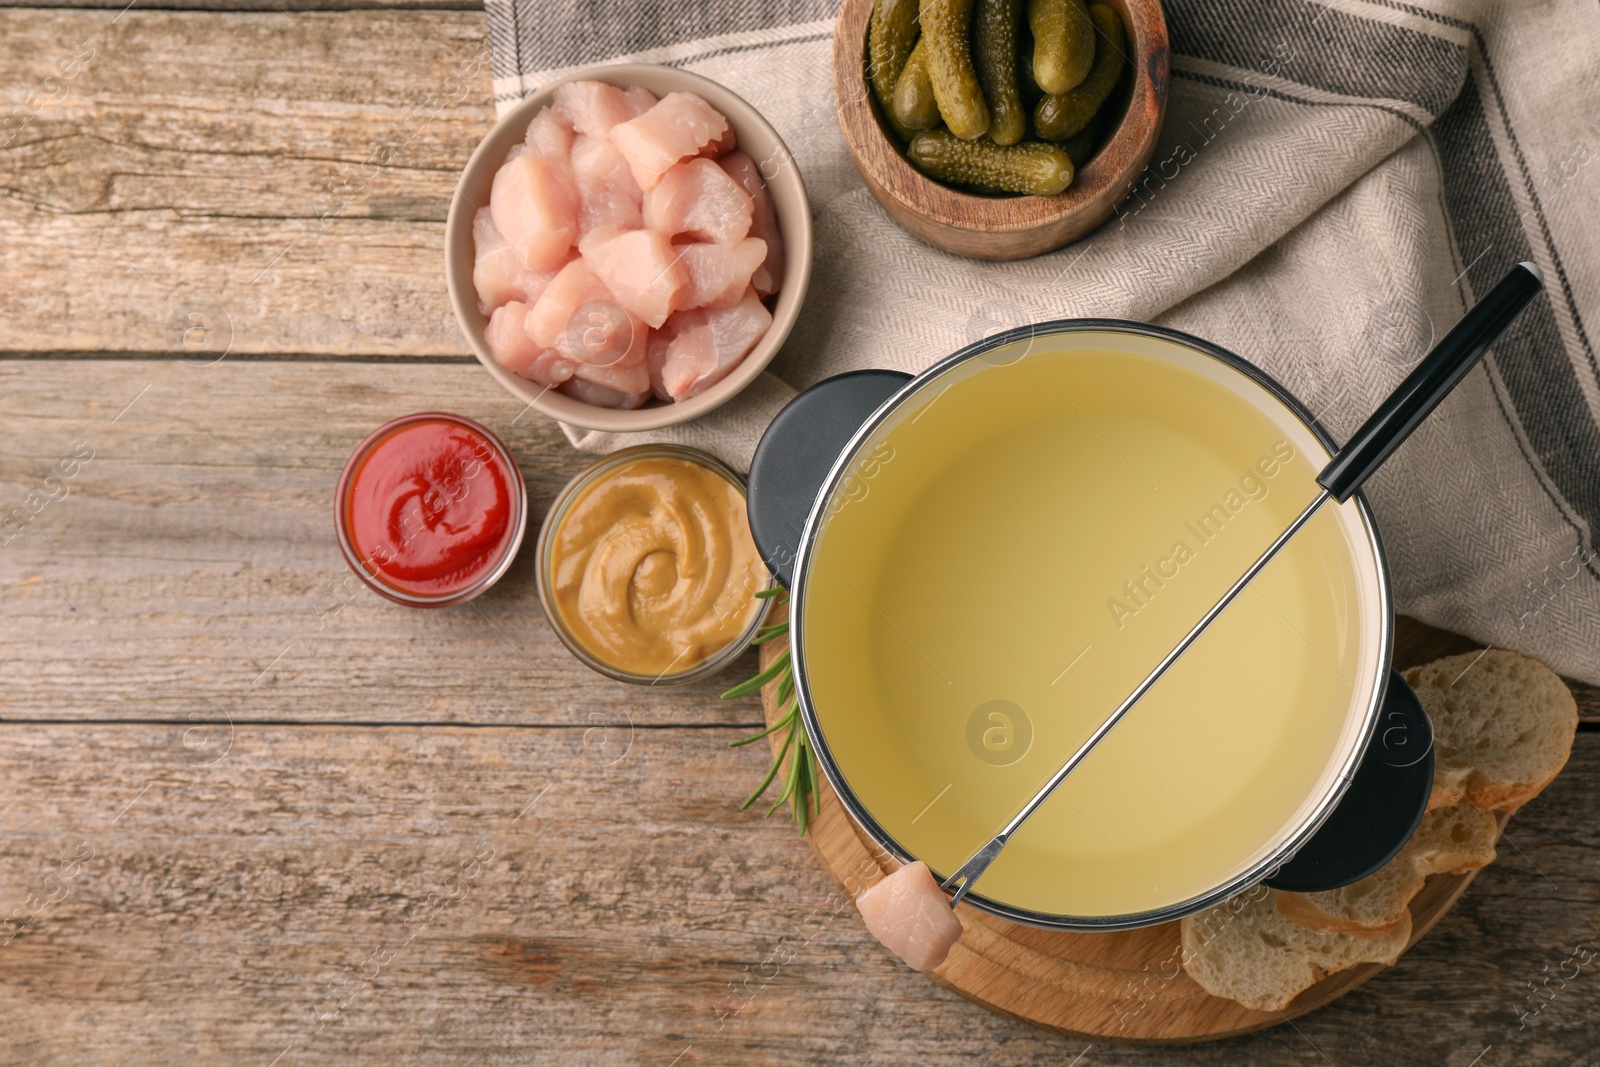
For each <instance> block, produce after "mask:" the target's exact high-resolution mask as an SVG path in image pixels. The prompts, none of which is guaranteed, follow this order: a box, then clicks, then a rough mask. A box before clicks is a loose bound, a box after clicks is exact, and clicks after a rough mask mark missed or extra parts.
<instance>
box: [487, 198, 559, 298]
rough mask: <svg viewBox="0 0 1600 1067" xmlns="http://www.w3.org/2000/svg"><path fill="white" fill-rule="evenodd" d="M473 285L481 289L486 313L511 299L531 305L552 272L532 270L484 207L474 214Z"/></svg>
mask: <svg viewBox="0 0 1600 1067" xmlns="http://www.w3.org/2000/svg"><path fill="white" fill-rule="evenodd" d="M472 244H473V247H474V249H475V250H476V257H475V258H474V259H473V261H472V287H473V288H474V289H476V290H477V291H478V310H479V311H482V312H483V313H484V314H485V315H487V314H488V313H489V312H490V310H492V309H494V308H497V307H499V306H500V305H501V304H504V303H505V302H506V301H508V300H520V301H522V302H523V303H524V304H532V303H533V302H534V301H535V300H537V299H539V294H541V293H543V292H544V288H545V286H547V285H549V284H550V279H552V278H554V277H555V274H554V273H553V272H549V273H547V272H544V271H536V270H531V269H529V267H528V264H527V261H526V260H524V259H523V258H522V257H521V256H519V255H518V254H517V250H516V249H514V248H512V247H511V243H510V242H509V241H507V240H506V239H505V238H504V237H502V236H501V235H500V231H499V230H497V229H495V225H494V219H493V217H492V216H491V215H490V213H489V209H488V208H486V207H481V208H479V209H478V213H477V214H476V215H474V216H473V217H472Z"/></svg>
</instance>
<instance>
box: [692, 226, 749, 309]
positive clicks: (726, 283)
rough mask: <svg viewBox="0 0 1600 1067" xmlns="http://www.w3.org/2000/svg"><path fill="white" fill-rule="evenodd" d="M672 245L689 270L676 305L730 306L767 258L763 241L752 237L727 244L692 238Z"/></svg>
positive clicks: (742, 293)
mask: <svg viewBox="0 0 1600 1067" xmlns="http://www.w3.org/2000/svg"><path fill="white" fill-rule="evenodd" d="M674 247H675V248H677V249H678V255H679V256H680V257H681V258H682V260H683V265H684V267H685V268H686V269H687V270H688V271H689V284H688V286H687V287H686V288H685V289H684V290H683V292H682V293H680V294H679V295H678V306H679V307H680V308H699V307H711V308H725V307H732V306H733V305H734V304H737V303H738V302H739V301H740V300H741V299H742V298H743V297H744V291H745V290H746V289H748V288H749V287H750V279H751V276H752V275H754V274H755V272H756V270H757V269H759V268H760V267H761V265H762V263H764V262H765V261H766V258H767V244H766V242H765V241H759V240H757V239H756V238H754V237H746V238H745V239H744V240H742V241H738V242H736V243H734V244H731V245H724V244H702V243H699V242H696V243H693V244H679V245H675V246H674Z"/></svg>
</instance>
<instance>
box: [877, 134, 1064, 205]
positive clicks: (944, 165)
mask: <svg viewBox="0 0 1600 1067" xmlns="http://www.w3.org/2000/svg"><path fill="white" fill-rule="evenodd" d="M907 156H908V157H909V158H910V160H911V162H912V163H913V164H915V165H916V167H917V169H919V170H921V171H922V172H923V173H924V174H927V175H928V176H930V177H932V178H937V179H938V180H939V181H942V182H950V183H952V184H955V185H966V186H972V187H975V188H978V189H983V190H995V191H1000V192H1007V193H1027V194H1030V195H1033V196H1054V195H1056V194H1057V193H1059V192H1062V191H1064V190H1065V189H1066V188H1067V186H1069V185H1071V184H1072V177H1073V173H1074V168H1073V166H1072V159H1071V158H1070V157H1069V156H1068V155H1067V154H1066V153H1065V152H1064V151H1062V150H1061V149H1060V148H1057V147H1056V146H1055V145H1048V144H1043V143H1041V142H1039V141H1027V142H1024V143H1022V144H1015V145H997V144H995V143H994V142H993V141H991V140H989V139H988V138H986V137H985V138H981V139H978V140H971V141H969V140H963V139H962V138H959V137H956V136H954V135H953V134H951V133H950V131H948V130H928V131H926V132H924V133H919V134H917V135H916V137H914V138H912V140H911V148H910V150H909V151H908V152H907Z"/></svg>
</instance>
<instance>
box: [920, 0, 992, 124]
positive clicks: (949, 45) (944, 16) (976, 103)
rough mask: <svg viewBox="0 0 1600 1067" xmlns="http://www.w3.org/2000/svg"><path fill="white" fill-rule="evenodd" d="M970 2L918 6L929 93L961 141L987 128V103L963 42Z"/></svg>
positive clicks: (929, 0)
mask: <svg viewBox="0 0 1600 1067" xmlns="http://www.w3.org/2000/svg"><path fill="white" fill-rule="evenodd" d="M972 4H973V0H922V6H921V18H922V42H921V47H922V48H924V49H925V50H926V52H927V54H928V76H929V78H930V79H932V81H933V96H934V99H935V100H937V101H938V102H939V114H940V115H941V116H942V117H943V118H944V124H945V126H947V127H949V130H950V132H951V133H953V134H955V135H956V136H957V137H960V138H962V139H963V140H972V139H973V138H975V137H982V136H983V134H984V133H985V132H986V131H987V130H988V129H989V105H988V104H987V103H985V102H984V99H983V89H982V88H981V87H980V86H979V85H978V74H977V71H976V70H974V69H973V66H972V50H971V48H970V47H968V43H967V42H968V38H969V34H968V30H969V29H970V28H971V26H972Z"/></svg>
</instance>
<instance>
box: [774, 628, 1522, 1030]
mask: <svg viewBox="0 0 1600 1067" xmlns="http://www.w3.org/2000/svg"><path fill="white" fill-rule="evenodd" d="M779 617H780V616H779V615H778V614H777V612H776V611H775V612H774V614H773V616H772V619H773V620H774V621H775V620H776V619H777V618H779ZM785 647H786V646H785V645H784V643H783V642H781V641H773V642H769V643H768V644H767V645H766V646H764V647H763V649H762V655H761V665H762V667H763V668H765V667H767V666H769V665H770V664H771V663H772V661H773V660H775V659H776V658H777V656H778V655H779V653H781V652H782V651H783V649H784V648H785ZM1476 647H1481V646H1476V645H1474V644H1472V643H1471V642H1469V641H1467V640H1466V639H1465V638H1461V637H1458V636H1456V635H1455V634H1450V633H1446V632H1444V631H1440V630H1433V629H1430V628H1428V627H1426V626H1423V625H1422V624H1421V623H1418V622H1415V621H1414V620H1411V619H1404V618H1402V619H1401V620H1400V625H1399V626H1398V627H1397V630H1396V635H1395V665H1396V666H1398V667H1402V668H1403V667H1409V666H1413V665H1416V664H1419V663H1426V662H1428V661H1430V660H1433V659H1437V658H1439V657H1440V656H1446V655H1453V654H1455V653H1458V652H1463V651H1469V650H1471V649H1473V648H1476ZM776 696H777V688H776V685H769V686H768V687H767V688H766V689H765V690H763V691H762V699H761V703H762V708H763V709H764V711H765V714H766V720H767V723H768V725H771V724H772V722H773V721H774V720H775V719H776V718H777V711H778V708H777V702H776ZM780 740H781V738H780V736H779V735H776V734H775V735H773V738H772V741H773V749H774V751H776V749H777V746H778V743H779V741H780ZM1499 820H1500V825H1501V827H1502V828H1503V827H1504V826H1505V822H1506V817H1505V816H1504V815H1501V816H1499ZM806 837H807V839H808V840H809V841H810V842H811V847H812V849H813V850H814V851H815V852H816V854H817V858H818V859H820V860H821V861H822V866H823V867H824V868H825V869H826V870H827V872H828V874H829V875H830V876H831V877H832V878H833V881H834V884H835V885H837V886H838V887H839V890H840V891H841V892H842V893H844V894H845V895H846V896H849V897H852V898H854V897H855V895H856V894H857V893H859V892H860V891H861V890H862V889H865V888H866V887H867V886H869V885H871V884H873V883H874V882H876V881H877V880H878V879H879V878H881V877H883V876H884V875H885V874H887V873H889V871H891V870H893V869H894V867H895V866H897V864H896V863H895V861H894V860H893V859H892V858H890V857H889V855H888V854H887V853H885V852H884V851H883V850H882V849H881V848H880V847H878V846H877V845H876V844H874V843H873V841H872V840H871V838H869V837H868V836H867V835H866V834H865V833H864V832H862V830H861V829H860V827H858V826H857V825H856V824H855V821H854V820H853V819H851V818H850V816H849V815H848V814H847V813H846V812H845V809H844V805H843V804H841V803H840V802H839V798H838V796H837V795H835V793H834V792H833V790H832V788H830V787H829V786H828V784H827V783H826V782H824V783H823V784H822V811H821V813H820V814H819V815H816V816H815V817H814V818H813V820H812V822H811V825H810V827H809V828H808V829H807V831H806ZM1475 874H1476V872H1472V873H1469V874H1463V875H1436V876H1434V877H1432V878H1430V879H1428V882H1427V884H1426V885H1425V886H1424V887H1423V889H1422V892H1421V893H1419V894H1418V895H1417V897H1416V899H1414V900H1413V901H1412V902H1411V920H1412V935H1411V944H1412V945H1414V944H1416V943H1417V942H1418V941H1419V940H1421V939H1422V938H1423V937H1424V936H1425V935H1426V934H1427V932H1428V931H1429V930H1430V929H1432V928H1433V925H1434V924H1435V923H1437V922H1438V921H1439V920H1440V919H1441V918H1443V917H1444V915H1445V913H1446V912H1448V911H1449V910H1450V908H1451V906H1452V905H1454V904H1455V902H1456V900H1457V899H1458V898H1459V897H1460V896H1461V894H1462V893H1464V892H1465V891H1466V889H1467V886H1469V885H1471V884H1472V879H1473V877H1474V875H1475ZM956 914H957V915H958V916H960V918H961V925H962V927H963V933H962V935H961V940H960V941H959V942H957V944H956V946H955V948H953V949H952V950H951V952H950V958H949V959H947V960H946V961H945V962H944V964H943V965H942V966H941V967H940V968H939V969H938V971H937V972H935V973H934V977H935V978H936V979H937V980H938V981H940V982H942V983H943V984H944V985H946V986H948V987H949V988H951V989H953V990H955V991H956V992H957V993H960V994H961V995H962V996H964V997H966V998H967V999H968V1000H973V1001H976V1002H977V1003H979V1004H982V1005H983V1006H984V1007H986V1008H990V1009H992V1010H993V1011H997V1012H999V1013H1001V1014H1002V1015H1008V1016H1010V1017H1011V1018H1013V1019H1020V1020H1022V1021H1024V1022H1029V1023H1033V1024H1034V1025H1036V1026H1042V1027H1044V1028H1046V1029H1049V1030H1055V1031H1058V1032H1060V1033H1064V1034H1070V1035H1072V1036H1075V1037H1082V1038H1085V1039H1089V1040H1094V1041H1120V1042H1129V1043H1135V1044H1184V1043H1191V1042H1197V1041H1212V1040H1216V1039H1218V1038H1224V1037H1233V1036H1236V1035H1238V1034H1246V1033H1250V1032H1251V1031H1253V1030H1261V1029H1264V1028H1265V1027H1268V1026H1274V1025H1276V1024H1278V1023H1284V1022H1288V1021H1289V1020H1290V1019H1293V1018H1296V1017H1297V1016H1301V1015H1304V1014H1305V1013H1307V1012H1309V1011H1315V1010H1316V1009H1317V1008H1320V1007H1322V1006H1323V1005H1324V1004H1327V1003H1329V1002H1331V1001H1333V1000H1336V999H1338V998H1339V997H1341V996H1343V995H1344V994H1346V993H1348V992H1349V991H1350V990H1352V989H1354V988H1355V987H1356V986H1358V985H1360V984H1361V983H1363V982H1365V981H1366V980H1367V979H1369V978H1371V977H1372V976H1373V975H1375V974H1377V973H1378V972H1380V971H1381V970H1383V966H1382V965H1381V964H1363V965H1361V966H1358V967H1352V968H1351V969H1349V970H1347V971H1341V972H1339V973H1338V974H1334V975H1330V976H1329V977H1327V978H1324V979H1323V980H1322V981H1320V982H1318V983H1317V984H1316V985H1314V986H1312V987H1311V988H1310V989H1307V990H1306V991H1305V992H1304V993H1302V994H1300V996H1299V997H1297V998H1295V1000H1294V1002H1293V1003H1291V1004H1290V1005H1289V1006H1288V1007H1287V1008H1285V1009H1284V1010H1283V1011H1279V1012H1269V1011H1255V1010H1252V1009H1250V1008H1246V1007H1244V1006H1243V1005H1241V1004H1238V1003H1236V1002H1234V1001H1232V1000H1227V999H1224V998H1221V997H1214V996H1211V995H1210V994H1209V993H1207V992H1206V991H1205V990H1203V989H1201V988H1200V987H1199V986H1198V985H1197V984H1195V982H1194V980H1193V979H1191V978H1190V977H1189V976H1188V975H1187V974H1184V973H1183V971H1182V970H1181V968H1180V967H1179V966H1178V960H1179V957H1180V943H1179V929H1178V923H1176V922H1171V923H1163V924H1162V925H1160V926H1152V927H1147V928H1145V929H1143V930H1130V931H1124V932H1120V933H1107V934H1081V933H1066V932H1061V931H1054V930H1041V929H1037V928H1035V927H1031V926H1022V925H1019V924H1017V923H1013V922H1009V921H1007V920H1005V919H999V918H996V917H994V916H992V915H988V914H986V913H984V912H981V911H978V910H977V909H975V908H972V907H970V906H967V905H962V906H961V907H960V908H958V909H957V911H956ZM1407 947H1408V948H1409V946H1407Z"/></svg>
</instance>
